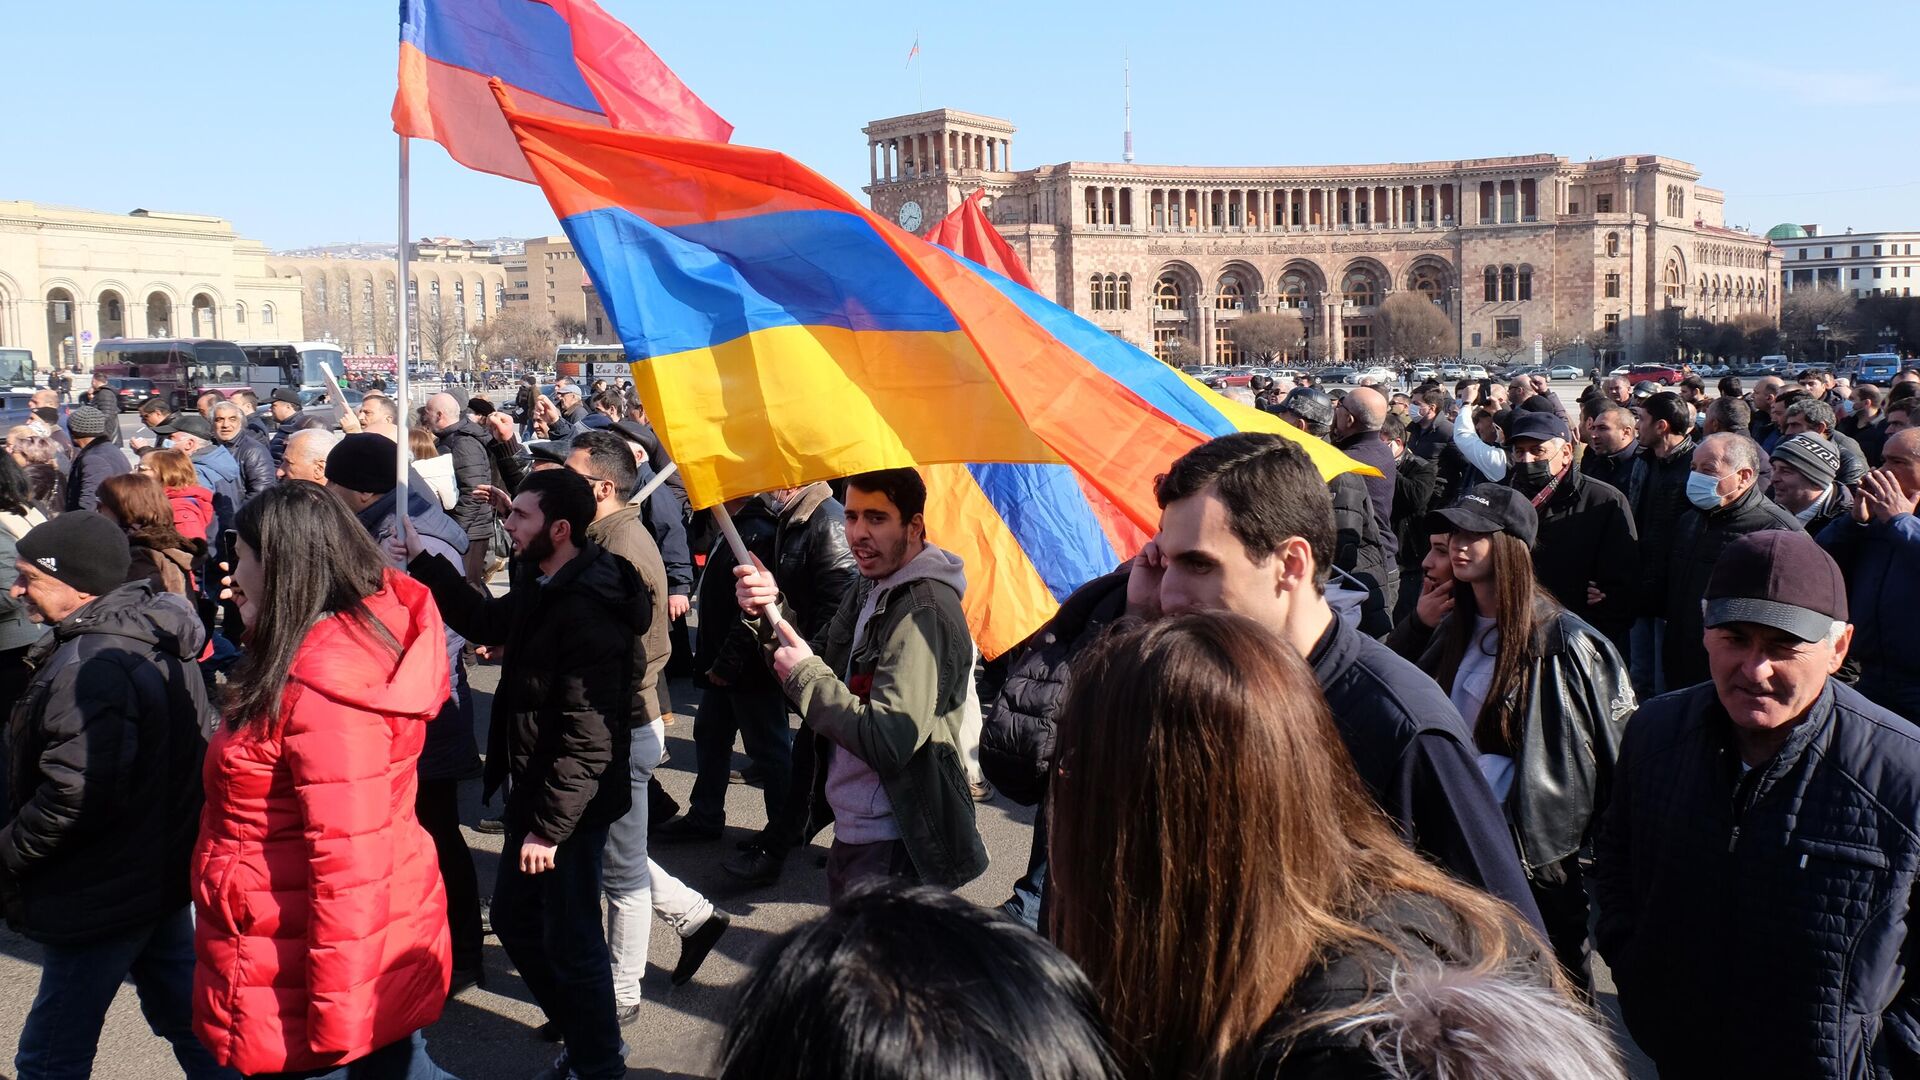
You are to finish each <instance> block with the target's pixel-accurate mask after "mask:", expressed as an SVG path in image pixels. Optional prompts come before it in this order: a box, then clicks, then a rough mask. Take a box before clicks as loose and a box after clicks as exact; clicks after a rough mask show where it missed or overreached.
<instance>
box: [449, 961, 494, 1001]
mask: <svg viewBox="0 0 1920 1080" xmlns="http://www.w3.org/2000/svg"><path fill="white" fill-rule="evenodd" d="M486 985H487V974H486V972H484V971H482V970H480V969H479V968H454V969H453V981H452V982H451V983H449V984H448V986H447V1000H449V1001H451V1000H453V999H454V998H457V997H459V996H460V995H461V994H462V993H464V992H465V991H468V990H471V989H473V988H474V987H476V986H480V987H484V986H486Z"/></svg>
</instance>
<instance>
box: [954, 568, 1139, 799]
mask: <svg viewBox="0 0 1920 1080" xmlns="http://www.w3.org/2000/svg"><path fill="white" fill-rule="evenodd" d="M1129 570H1130V567H1129V566H1122V567H1121V568H1120V569H1118V570H1116V571H1114V572H1113V573H1111V574H1108V575H1106V576H1105V577H1097V578H1094V579H1093V580H1092V581H1089V582H1087V583H1086V584H1085V585H1082V586H1080V587H1079V588H1078V589H1075V590H1074V592H1073V595H1072V596H1069V597H1067V600H1066V602H1065V603H1063V604H1061V605H1060V610H1059V611H1057V612H1055V613H1054V616H1053V618H1051V619H1049V620H1048V621H1047V624H1046V625H1045V626H1043V627H1041V628H1040V629H1039V630H1038V631H1036V632H1035V633H1034V634H1033V636H1032V637H1030V638H1028V639H1027V640H1026V641H1024V642H1021V643H1020V644H1019V645H1018V646H1016V647H1015V648H1014V649H1013V650H1012V652H1011V654H1010V655H1009V656H1007V657H1004V658H1003V659H1004V660H1006V661H1007V663H1006V664H1005V665H1001V664H996V665H994V667H993V668H992V669H990V670H995V671H1004V672H1005V673H1006V675H1005V679H1004V680H1003V681H1001V682H1000V684H999V685H997V686H993V685H989V686H984V687H982V688H981V692H980V699H981V700H982V701H985V702H987V706H986V708H985V709H983V710H982V714H983V717H984V720H985V723H984V725H983V726H982V728H981V732H980V771H981V772H983V773H985V774H986V777H987V779H988V780H989V781H991V782H992V783H993V785H994V786H995V787H997V788H999V789H1000V792H1001V793H1002V794H1004V795H1005V796H1006V797H1007V798H1009V799H1012V800H1013V801H1014V802H1017V803H1019V804H1021V805H1022V806H1033V805H1035V804H1037V803H1039V802H1040V800H1041V798H1043V797H1044V796H1045V795H1046V791H1047V774H1048V773H1049V772H1051V771H1052V769H1053V745H1054V736H1055V733H1056V728H1055V718H1056V717H1057V716H1058V715H1059V712H1060V704H1061V702H1062V701H1064V700H1065V699H1066V696H1067V675H1068V673H1069V670H1070V669H1071V668H1072V666H1073V660H1074V658H1075V657H1077V656H1079V655H1080V652H1081V650H1083V649H1084V648H1086V646H1087V643H1088V642H1090V641H1092V640H1093V639H1094V638H1096V637H1098V636H1099V635H1100V633H1101V631H1103V630H1105V629H1106V628H1107V627H1108V626H1109V625H1110V624H1112V623H1113V622H1114V621H1115V620H1117V619H1119V618H1120V617H1121V616H1122V615H1124V614H1126V609H1127V575H1128V573H1129Z"/></svg>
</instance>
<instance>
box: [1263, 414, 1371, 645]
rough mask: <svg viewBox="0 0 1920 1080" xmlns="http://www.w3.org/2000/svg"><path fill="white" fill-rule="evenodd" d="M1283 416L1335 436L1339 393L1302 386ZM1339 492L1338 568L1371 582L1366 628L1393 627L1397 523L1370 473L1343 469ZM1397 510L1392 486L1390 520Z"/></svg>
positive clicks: (1336, 481) (1333, 483)
mask: <svg viewBox="0 0 1920 1080" xmlns="http://www.w3.org/2000/svg"><path fill="white" fill-rule="evenodd" d="M1276 414H1277V415H1278V416H1279V417H1280V419H1282V420H1285V421H1286V422H1287V423H1289V424H1292V425H1293V426H1294V427H1297V428H1299V429H1300V430H1302V431H1304V432H1306V433H1307V434H1309V435H1312V436H1314V437H1315V438H1318V439H1326V438H1328V437H1329V435H1330V434H1331V431H1332V427H1333V399H1332V398H1330V397H1328V396H1327V394H1326V391H1324V390H1317V389H1314V388H1313V387H1307V386H1296V387H1294V388H1293V390H1292V391H1291V392H1289V393H1288V394H1287V399H1286V400H1285V401H1283V402H1281V403H1280V407H1279V409H1277V410H1276ZM1327 490H1328V491H1329V492H1330V493H1332V495H1333V525H1334V537H1335V541H1334V551H1333V563H1332V565H1333V566H1334V568H1336V569H1339V570H1344V571H1346V572H1347V573H1348V574H1351V575H1353V577H1354V579H1355V580H1357V581H1359V582H1360V583H1361V584H1363V585H1365V586H1366V588H1367V600H1366V603H1365V605H1364V606H1363V607H1362V608H1361V614H1360V630H1361V632H1362V633H1365V634H1368V635H1371V636H1373V637H1379V636H1380V635H1382V634H1385V633H1386V632H1387V631H1389V630H1391V629H1393V605H1392V602H1391V601H1390V600H1389V598H1388V596H1387V588H1388V584H1389V582H1390V581H1391V580H1393V579H1394V578H1395V577H1396V576H1397V575H1398V574H1399V569H1400V568H1399V567H1398V566H1396V565H1394V560H1393V558H1392V555H1391V553H1390V552H1389V551H1388V550H1387V545H1386V541H1385V539H1384V536H1383V534H1386V533H1387V532H1388V530H1389V529H1390V528H1391V526H1390V525H1389V524H1388V523H1387V522H1383V521H1382V520H1381V518H1380V516H1379V514H1378V512H1377V511H1376V510H1375V508H1374V503H1373V496H1372V493H1371V492H1369V491H1368V490H1367V484H1366V480H1365V478H1363V477H1361V476H1359V475H1357V474H1355V473H1350V472H1348V473H1341V474H1340V475H1339V476H1336V477H1334V478H1333V479H1332V480H1330V481H1328V482H1327ZM1392 513H1393V488H1392V486H1391V485H1389V486H1388V488H1387V514H1388V521H1390V520H1391V517H1392Z"/></svg>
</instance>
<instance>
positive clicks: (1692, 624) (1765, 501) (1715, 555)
mask: <svg viewBox="0 0 1920 1080" xmlns="http://www.w3.org/2000/svg"><path fill="white" fill-rule="evenodd" d="M1759 472H1760V447H1759V444H1757V443H1755V442H1754V441H1753V440H1752V439H1749V438H1747V437H1746V436H1744V435H1737V434H1733V433H1730V432H1723V433H1720V434H1717V435H1709V436H1707V437H1706V439H1704V440H1703V441H1702V442H1701V443H1700V446H1699V448H1698V449H1696V450H1695V451H1694V452H1693V468H1692V471H1691V472H1690V473H1688V474H1687V501H1688V502H1689V503H1691V504H1693V506H1692V509H1691V510H1687V511H1684V512H1682V513H1681V515H1680V521H1679V523H1678V524H1677V525H1676V527H1675V529H1674V538H1673V553H1672V555H1671V557H1670V558H1669V560H1668V562H1667V572H1666V575H1665V579H1664V580H1662V581H1660V582H1658V583H1657V586H1656V587H1657V588H1658V589H1659V590H1660V591H1659V592H1657V593H1656V594H1655V595H1657V596H1661V597H1664V598H1665V603H1666V608H1667V633H1666V640H1665V642H1664V643H1663V648H1662V649H1661V664H1662V666H1663V668H1664V670H1665V672H1666V685H1667V686H1668V687H1669V688H1671V689H1675V690H1677V689H1679V688H1681V687H1683V686H1692V685H1693V684H1694V683H1698V682H1705V681H1706V680H1707V678H1708V677H1709V674H1710V673H1709V672H1708V670H1707V650H1706V646H1705V645H1704V644H1703V643H1702V641H1703V638H1702V635H1703V634H1704V633H1705V632H1706V631H1705V627H1704V626H1703V625H1702V624H1701V621H1700V619H1701V615H1700V601H1701V598H1703V597H1705V596H1706V594H1707V578H1708V577H1710V576H1711V575H1712V573H1713V564H1714V563H1715V562H1717V561H1719V558H1720V553H1721V552H1722V551H1725V550H1726V549H1727V546H1728V545H1729V544H1731V543H1733V542H1734V541H1735V540H1738V539H1739V538H1740V537H1742V536H1745V535H1747V534H1748V533H1756V532H1763V531H1765V530H1767V529H1792V530H1795V531H1800V521H1799V519H1797V518H1795V517H1794V516H1793V514H1792V513H1791V512H1789V511H1788V510H1786V509H1785V508H1784V507H1782V506H1781V505H1780V504H1779V503H1776V502H1774V501H1773V500H1772V499H1769V498H1767V493H1766V492H1765V491H1763V490H1761V488H1760V485H1759V483H1758V482H1757V477H1758V476H1759Z"/></svg>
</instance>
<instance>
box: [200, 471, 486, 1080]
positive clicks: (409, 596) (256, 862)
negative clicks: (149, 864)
mask: <svg viewBox="0 0 1920 1080" xmlns="http://www.w3.org/2000/svg"><path fill="white" fill-rule="evenodd" d="M235 524H236V530H237V531H238V533H239V544H238V546H237V554H238V562H237V564H236V565H235V566H234V568H233V593H234V600H235V602H236V603H238V604H239V606H240V611H241V614H242V616H243V617H244V619H245V621H246V626H247V638H246V645H247V649H246V654H245V657H244V659H242V660H241V661H240V663H239V664H238V665H237V666H236V667H235V668H234V669H233V673H232V678H231V681H230V682H229V684H228V687H227V694H226V700H225V707H224V709H223V722H222V724H221V727H220V730H219V731H218V732H217V733H216V734H215V736H214V738H213V740H212V742H211V743H210V745H209V746H208V749H207V758H206V767H205V770H204V776H205V783H206V808H205V810H204V812H203V814H202V816H201V822H200V839H199V843H198V844H197V845H195V848H194V857H193V882H194V886H193V888H194V909H195V913H196V916H197V920H196V928H195V937H196V940H195V953H196V956H197V959H198V964H197V966H196V969H195V974H194V1000H193V1006H194V1009H193V1012H194V1028H195V1031H196V1033H197V1034H198V1035H199V1036H200V1040H201V1042H203V1043H205V1044H206V1046H207V1048H208V1049H209V1050H210V1051H212V1053H213V1056H214V1058H215V1059H216V1060H217V1061H219V1062H220V1063H221V1064H223V1065H229V1066H231V1067H233V1068H234V1069H236V1070H238V1071H240V1072H242V1073H246V1074H249V1075H258V1074H268V1075H272V1074H278V1073H283V1072H297V1073H300V1074H301V1075H303V1076H306V1075H310V1074H324V1075H326V1076H327V1077H335V1076H339V1077H347V1078H353V1077H358V1076H362V1075H365V1076H375V1075H377V1076H381V1077H403V1076H404V1077H409V1078H412V1077H440V1076H443V1075H444V1074H443V1073H441V1072H440V1070H439V1069H437V1068H436V1067H434V1065H433V1063H432V1062H431V1061H430V1060H429V1059H428V1058H427V1055H426V1048H425V1044H424V1043H423V1042H422V1040H421V1038H420V1036H419V1032H420V1029H422V1028H424V1027H426V1026H427V1025H428V1024H431V1023H433V1022H434V1021H435V1020H436V1019H438V1018H439V1016H440V1011H441V1008H442V1006H443V1005H444V1004H445V1002H446V995H447V983H448V978H449V975H450V972H451V967H452V961H451V956H450V950H449V946H448V941H447V906H446V894H445V892H444V890H443V889H442V887H441V883H440V873H439V870H438V867H437V860H436V856H435V853H434V846H433V841H432V839H431V838H430V837H428V835H427V833H426V831H425V830H424V829H422V828H421V827H420V824H419V822H418V820H416V818H415V816H414V786H415V783H416V780H415V762H416V760H417V759H418V758H419V756H420V748H421V746H422V744H423V743H424V742H425V740H426V734H427V730H426V724H427V721H429V720H431V719H432V718H433V716H434V715H435V714H436V713H437V712H438V711H439V709H440V704H441V702H443V701H445V700H446V696H447V653H446V638H445V635H444V632H443V630H442V625H441V622H440V615H439V611H438V609H437V608H436V607H435V606H434V602H433V597H432V595H431V594H429V593H428V592H427V589H426V587H425V586H423V585H420V584H418V583H417V582H415V581H414V580H413V579H411V578H409V577H407V576H406V575H404V574H402V573H400V572H399V571H396V570H391V569H388V568H387V563H386V559H385V558H384V557H383V556H382V554H381V552H380V549H379V548H377V547H375V546H374V543H373V540H372V538H371V537H369V536H368V535H367V531H366V530H365V529H364V528H362V527H361V525H360V523H359V522H358V521H356V520H354V517H353V515H352V514H350V513H348V512H347V509H346V508H345V507H344V506H342V505H341V503H340V500H339V499H337V498H335V497H334V496H333V495H332V494H330V493H328V492H327V490H326V489H325V488H323V487H321V486H319V485H317V484H280V485H277V486H275V487H272V488H269V489H268V490H266V491H265V492H262V493H261V494H259V495H257V496H255V497H254V498H253V500H252V501H251V502H249V503H247V504H246V505H245V506H244V507H242V508H241V510H240V514H239V517H238V519H237V521H236V523H235Z"/></svg>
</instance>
